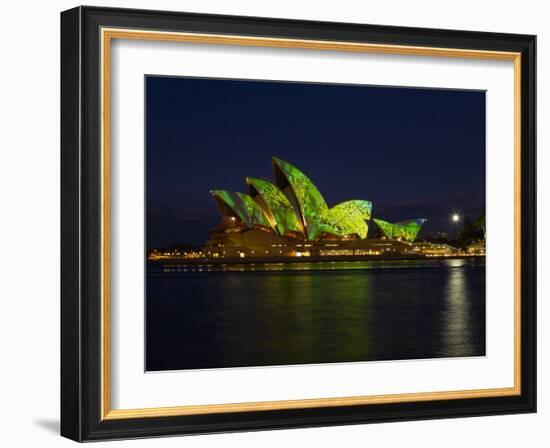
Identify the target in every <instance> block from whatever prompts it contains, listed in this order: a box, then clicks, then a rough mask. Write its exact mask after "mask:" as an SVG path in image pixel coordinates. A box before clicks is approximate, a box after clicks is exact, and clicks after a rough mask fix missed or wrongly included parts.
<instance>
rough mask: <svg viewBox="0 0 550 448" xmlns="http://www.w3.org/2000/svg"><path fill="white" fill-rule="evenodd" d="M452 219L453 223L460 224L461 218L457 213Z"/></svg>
mask: <svg viewBox="0 0 550 448" xmlns="http://www.w3.org/2000/svg"><path fill="white" fill-rule="evenodd" d="M451 219H452V220H453V222H458V221H460V216H459V215H458V214H457V213H454V214H453V216H452V217H451Z"/></svg>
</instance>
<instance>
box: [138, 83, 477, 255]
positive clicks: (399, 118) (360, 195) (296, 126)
mask: <svg viewBox="0 0 550 448" xmlns="http://www.w3.org/2000/svg"><path fill="white" fill-rule="evenodd" d="M145 82H146V134H147V135H146V141H147V147H146V184H147V187H146V198H145V200H146V207H147V209H146V210H147V212H146V213H147V247H148V248H152V247H159V246H167V245H170V244H182V243H185V244H190V245H197V246H198V245H201V244H202V243H204V242H205V241H206V240H207V239H208V230H209V229H212V228H213V227H215V226H216V225H217V223H218V222H219V220H220V216H219V214H218V211H217V208H216V205H215V203H214V200H213V199H212V197H211V195H210V190H211V189H227V190H234V191H243V192H247V187H246V184H245V177H246V176H254V177H263V178H267V179H270V180H273V173H272V166H271V156H277V157H279V158H282V159H284V160H287V161H288V162H290V163H292V164H293V165H295V166H297V167H298V168H299V169H301V170H302V171H303V172H304V173H305V174H306V175H308V176H309V178H310V179H311V180H312V181H313V182H314V183H315V185H316V186H317V187H318V188H319V190H320V191H321V193H322V194H323V196H324V197H325V199H326V200H327V203H328V204H329V206H332V205H334V204H336V203H338V202H341V201H344V200H349V199H368V200H370V201H372V203H373V217H377V218H381V219H386V220H388V221H391V222H395V221H401V220H404V219H409V218H427V219H428V222H427V223H426V224H425V225H424V228H423V229H422V232H421V234H420V235H421V236H429V235H433V234H435V233H436V232H437V231H443V232H449V233H450V234H451V235H453V234H454V233H455V232H456V224H453V223H451V220H450V216H451V214H452V213H453V212H458V213H460V214H461V215H470V216H471V217H472V218H475V217H477V215H478V214H479V213H480V211H482V210H483V209H484V207H485V92H484V91H464V90H441V89H420V88H401V87H398V88H397V87H370V86H356V85H355V86H354V85H342V84H338V85H334V84H313V83H312V84H308V83H288V82H266V81H236V80H219V79H197V78H179V77H178V78H176V77H173V78H169V77H152V76H148V77H146V79H145ZM370 225H371V226H374V224H373V223H371V224H370Z"/></svg>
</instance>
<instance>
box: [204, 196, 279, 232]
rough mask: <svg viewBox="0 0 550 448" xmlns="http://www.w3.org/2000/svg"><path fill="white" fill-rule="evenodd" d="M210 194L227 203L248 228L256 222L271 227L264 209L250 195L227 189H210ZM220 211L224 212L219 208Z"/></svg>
mask: <svg viewBox="0 0 550 448" xmlns="http://www.w3.org/2000/svg"><path fill="white" fill-rule="evenodd" d="M212 195H213V196H214V197H215V198H216V199H218V200H220V201H222V203H223V204H225V205H227V206H228V207H229V208H230V209H231V210H232V211H233V213H235V214H236V215H237V216H238V217H239V218H240V219H241V221H242V222H243V223H245V224H246V226H247V227H248V228H252V227H254V225H256V224H259V225H262V226H265V227H271V225H270V223H269V221H268V219H267V217H266V216H265V214H264V211H263V210H262V208H261V207H260V206H259V205H258V204H257V203H256V202H255V201H254V199H252V197H251V196H249V195H247V194H245V193H241V192H238V191H227V190H212ZM220 211H221V212H222V214H224V211H223V210H222V209H221V208H220Z"/></svg>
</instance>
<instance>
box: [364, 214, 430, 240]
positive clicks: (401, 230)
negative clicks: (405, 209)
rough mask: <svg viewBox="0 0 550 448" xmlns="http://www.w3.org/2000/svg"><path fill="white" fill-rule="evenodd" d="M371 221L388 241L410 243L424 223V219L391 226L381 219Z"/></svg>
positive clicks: (410, 220) (401, 222)
mask: <svg viewBox="0 0 550 448" xmlns="http://www.w3.org/2000/svg"><path fill="white" fill-rule="evenodd" d="M373 221H374V222H375V223H376V225H377V226H378V227H379V228H380V230H382V233H383V234H384V235H385V236H386V238H388V239H392V240H395V239H403V240H405V241H408V242H410V243H412V242H413V241H414V240H415V239H416V237H417V235H418V232H420V229H421V228H422V225H423V224H424V223H425V222H426V219H408V220H406V221H400V222H396V223H395V224H392V223H390V222H388V221H384V220H382V219H376V218H374V219H373Z"/></svg>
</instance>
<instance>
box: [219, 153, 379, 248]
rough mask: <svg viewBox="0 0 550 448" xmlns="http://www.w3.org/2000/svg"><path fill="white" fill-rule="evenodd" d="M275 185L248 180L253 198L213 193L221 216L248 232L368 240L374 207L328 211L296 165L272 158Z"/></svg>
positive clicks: (353, 204)
mask: <svg viewBox="0 0 550 448" xmlns="http://www.w3.org/2000/svg"><path fill="white" fill-rule="evenodd" d="M273 168H274V172H275V182H276V184H273V183H271V182H269V181H266V180H262V179H258V178H255V177H247V178H246V182H247V184H248V186H249V189H250V195H247V194H244V193H239V192H233V191H226V190H213V191H212V194H213V195H214V198H215V199H216V202H217V204H218V208H219V209H220V212H221V213H222V215H224V216H225V215H228V214H229V215H231V216H234V217H237V218H238V219H239V220H240V221H242V222H243V223H244V224H245V225H246V226H247V227H248V228H252V227H254V226H255V225H261V226H264V227H270V228H271V229H272V230H273V232H275V233H276V234H278V235H281V236H286V235H289V234H290V235H294V236H295V235H296V234H298V235H303V236H304V237H305V238H306V239H307V240H310V241H314V240H316V239H319V238H323V237H324V236H326V235H334V236H338V237H346V236H357V237H359V238H361V239H364V238H366V237H367V233H368V225H367V222H366V221H368V220H369V219H370V218H371V211H372V203H371V202H370V201H365V200H351V201H345V202H342V203H340V204H337V205H335V206H334V207H332V208H329V207H328V205H327V203H326V201H325V199H324V198H323V196H322V195H321V193H320V192H319V190H318V189H317V187H316V186H315V184H314V183H313V182H312V181H311V180H310V179H309V178H308V177H307V176H306V175H305V174H304V173H303V172H302V171H300V170H299V169H298V168H296V167H295V166H294V165H292V164H290V163H288V162H285V161H284V160H281V159H278V158H276V157H273Z"/></svg>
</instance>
